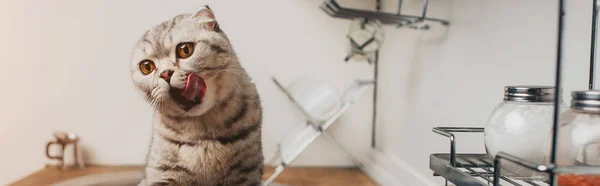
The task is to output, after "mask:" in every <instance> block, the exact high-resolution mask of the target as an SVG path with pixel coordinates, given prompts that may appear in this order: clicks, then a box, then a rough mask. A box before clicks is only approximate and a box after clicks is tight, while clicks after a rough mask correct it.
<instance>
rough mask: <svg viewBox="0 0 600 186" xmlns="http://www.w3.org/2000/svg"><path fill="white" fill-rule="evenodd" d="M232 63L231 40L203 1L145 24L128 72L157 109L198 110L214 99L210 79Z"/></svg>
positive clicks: (183, 113) (189, 112)
mask: <svg viewBox="0 0 600 186" xmlns="http://www.w3.org/2000/svg"><path fill="white" fill-rule="evenodd" d="M236 66H239V63H238V62H237V59H236V57H235V55H234V52H233V49H232V47H231V44H230V43H229V41H228V39H227V37H226V35H225V34H224V33H223V32H222V31H221V29H220V28H219V24H218V23H217V20H216V19H215V15H214V13H213V11H212V10H211V9H210V8H208V6H206V7H203V8H202V9H201V10H199V11H198V12H197V13H195V14H182V15H178V16H176V17H174V18H173V19H171V20H168V21H166V22H163V23H161V24H159V25H157V26H155V27H153V28H151V29H150V30H148V31H147V32H146V33H145V34H144V35H143V36H142V38H141V39H140V40H139V41H138V43H137V44H136V47H135V48H134V51H133V56H132V62H131V75H132V79H133V82H134V84H135V85H136V87H137V89H138V90H139V91H140V93H142V95H143V96H144V97H145V98H146V100H147V101H148V102H150V103H151V104H152V105H153V106H154V107H155V108H156V109H158V110H159V111H160V112H164V113H167V114H169V115H174V116H197V115H201V114H202V113H204V112H206V111H207V110H208V109H210V108H211V107H212V106H213V105H214V104H215V103H216V102H218V100H217V99H218V98H217V97H218V96H216V94H217V93H216V91H215V87H218V86H216V84H217V83H218V82H216V81H217V80H215V79H222V78H214V77H215V76H216V75H218V74H219V73H222V72H225V71H226V70H227V69H231V68H234V67H236ZM189 79H192V80H189ZM184 90H185V91H184ZM186 91H187V92H186ZM184 92H185V93H184ZM186 94H187V95H186ZM184 95H185V96H184Z"/></svg>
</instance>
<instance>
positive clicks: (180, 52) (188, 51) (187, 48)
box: [175, 43, 194, 59]
mask: <svg viewBox="0 0 600 186" xmlns="http://www.w3.org/2000/svg"><path fill="white" fill-rule="evenodd" d="M175 53H176V54H177V58H179V59H186V58H188V57H190V56H192V54H194V44H193V43H179V44H178V45H177V47H176V48H175Z"/></svg>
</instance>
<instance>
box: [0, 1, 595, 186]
mask: <svg viewBox="0 0 600 186" xmlns="http://www.w3.org/2000/svg"><path fill="white" fill-rule="evenodd" d="M321 3H323V0H288V1H277V0H255V1H231V0H225V1H217V0H201V1H197V0H196V1H191V0H181V1H168V2H167V1H157V0H144V1H141V0H129V1H115V0H111V1H99V0H96V1H77V0H55V1H42V0H19V1H17V0H2V1H0V23H1V25H2V26H1V29H0V64H1V67H2V73H1V74H2V75H1V76H2V78H0V87H2V89H1V90H2V91H0V148H1V149H2V150H1V151H2V153H0V175H1V176H0V185H5V184H9V183H12V182H14V181H16V180H19V179H21V178H23V177H25V176H27V175H30V174H31V173H33V172H35V171H37V170H40V169H43V168H44V167H45V165H46V164H47V163H48V162H49V160H48V159H47V158H46V157H45V155H44V150H45V147H46V143H47V142H48V141H50V140H52V139H53V136H52V132H54V131H68V132H73V133H76V134H78V135H79V136H81V142H80V144H81V148H82V149H83V151H84V154H85V158H84V159H85V162H86V164H90V165H142V164H143V163H144V162H145V158H146V154H147V151H148V147H149V145H148V144H149V140H150V134H151V114H152V109H151V108H150V107H149V106H148V104H146V103H145V102H144V101H143V99H141V97H140V96H139V95H138V94H137V92H136V91H135V89H134V87H133V84H132V82H131V78H130V74H129V65H130V54H131V52H132V49H133V44H134V43H135V42H136V41H137V40H138V39H139V38H140V36H141V35H142V34H143V33H144V32H145V30H147V29H149V28H150V27H152V26H154V25H156V24H158V23H160V22H162V21H166V20H168V19H170V18H172V17H173V16H175V15H178V14H181V13H193V12H195V11H197V10H198V9H199V8H200V7H201V6H203V5H205V4H208V5H210V7H211V9H213V11H214V12H215V14H216V17H217V20H219V23H220V26H221V28H222V29H223V30H224V31H225V32H226V33H227V34H228V36H229V38H230V39H231V41H232V43H233V45H234V48H235V50H236V52H237V53H238V56H239V58H240V59H241V63H242V64H243V66H244V67H245V68H246V70H247V71H248V72H249V74H250V75H251V76H252V77H253V79H254V82H255V83H256V85H257V87H258V91H259V94H260V95H261V97H262V104H263V107H264V121H263V145H264V153H265V156H266V157H267V158H269V157H271V156H272V155H273V154H274V153H275V151H276V146H277V143H278V142H279V141H280V140H281V139H282V138H283V137H285V136H286V132H289V131H290V130H292V129H295V128H299V127H302V126H304V125H303V121H304V119H303V118H302V117H301V116H299V115H298V114H297V112H296V111H295V110H294V109H295V108H294V107H293V106H292V105H291V104H290V103H289V100H288V99H287V97H286V96H285V95H284V94H282V93H281V91H279V90H278V88H277V86H276V85H275V84H274V83H273V82H272V80H271V76H274V77H277V78H278V80H281V81H282V82H290V81H292V80H293V79H294V78H297V77H300V76H303V75H305V74H311V75H313V76H315V77H318V78H320V79H323V80H324V81H326V82H328V83H329V84H331V85H332V86H333V87H334V88H336V89H338V90H342V89H343V88H344V87H345V86H346V85H347V84H348V83H349V82H351V80H353V79H356V78H362V79H369V78H372V77H373V66H372V65H369V64H367V63H360V62H349V63H346V62H344V57H345V56H346V55H347V45H348V41H347V39H346V37H345V34H346V33H347V31H348V27H349V25H350V20H346V19H336V18H332V17H331V16H329V15H327V14H326V13H325V12H323V11H322V10H320V9H319V5H320V4H321ZM339 3H340V4H343V5H344V6H348V7H355V8H360V9H366V10H375V0H372V1H371V0H361V1H352V0H339ZM382 3H383V4H382V11H387V12H395V11H396V8H397V3H398V1H397V0H383V1H382ZM422 3H423V2H422V1H421V0H404V6H403V9H402V10H403V13H407V14H411V13H413V14H419V12H420V11H421V10H420V6H421V5H422ZM557 4H558V3H557V2H555V1H548V0H491V1H480V0H431V1H430V5H429V9H428V16H429V17H436V18H442V19H446V20H448V21H450V26H449V27H444V26H434V27H432V28H431V29H429V30H427V31H421V30H414V29H407V28H396V27H395V26H388V25H386V26H384V27H383V30H384V32H385V39H384V43H383V45H382V46H381V50H380V56H379V88H378V100H379V101H378V104H377V108H378V114H377V115H378V116H377V124H376V131H375V134H376V135H375V138H376V142H377V143H376V146H375V147H372V146H371V137H372V136H371V135H372V132H371V130H372V128H371V117H372V113H371V109H372V105H373V100H372V96H373V95H372V94H373V93H372V90H371V89H369V90H368V91H367V92H366V93H365V94H364V95H363V96H361V97H360V99H358V101H357V103H356V104H355V105H354V106H352V107H351V108H350V109H349V110H348V111H347V112H346V113H344V114H343V115H342V116H341V117H340V119H339V120H337V121H336V123H335V124H334V125H333V126H332V127H331V128H330V129H328V131H329V133H331V135H332V136H334V137H335V138H336V139H337V140H338V141H339V142H340V143H341V144H342V145H343V146H344V147H346V148H348V149H349V150H350V151H352V152H353V154H356V155H357V156H368V157H369V158H367V159H369V161H370V162H371V163H372V164H374V165H378V164H381V163H382V162H384V163H383V164H386V166H385V167H379V168H380V169H381V170H378V171H384V172H386V174H389V175H388V176H387V178H381V177H385V176H382V175H383V174H373V173H370V174H371V175H370V176H373V175H374V177H372V178H371V179H373V180H375V181H377V180H380V179H382V180H385V179H394V180H395V181H398V182H402V183H404V184H406V185H442V184H443V183H444V182H443V181H444V180H443V178H439V177H434V176H433V174H432V171H431V170H430V169H429V154H430V153H433V152H446V151H448V143H447V139H445V138H443V137H440V136H438V135H436V134H434V133H432V132H431V129H432V127H435V126H477V127H482V126H484V125H485V122H486V120H487V118H488V117H489V115H490V113H491V112H492V110H493V108H494V107H495V106H496V105H497V104H498V102H500V101H501V99H502V96H503V88H504V86H506V85H521V84H524V85H528V84H533V85H553V84H554V72H555V68H554V63H555V50H556V30H557V26H556V22H557V15H556V9H557ZM566 7H567V12H568V13H567V15H566V30H565V45H564V46H565V48H564V50H565V53H564V55H565V58H564V59H565V60H564V62H565V65H564V71H563V72H564V79H563V83H564V89H563V92H570V91H572V90H577V89H586V88H587V77H588V76H587V70H588V69H587V68H588V66H587V65H588V63H589V60H588V58H589V54H590V51H589V37H590V22H591V10H592V8H591V2H588V1H585V2H584V1H568V2H567V4H566ZM563 96H564V98H565V100H569V94H564V95H563ZM482 139H483V137H482V135H480V134H477V135H467V136H466V137H464V138H460V139H459V140H461V143H460V146H458V149H459V151H465V152H484V145H483V140H482ZM373 149H375V150H376V151H377V153H378V155H373V154H372V153H373V152H372V151H373ZM293 166H310V167H349V166H353V163H352V161H351V159H350V158H349V157H348V156H347V155H346V154H345V153H343V152H342V151H339V150H338V149H337V148H336V147H335V146H334V145H333V144H331V143H330V142H329V141H327V140H326V139H322V138H319V139H317V141H316V142H315V143H314V144H313V145H311V146H310V147H309V148H308V149H307V150H306V151H305V152H304V153H303V154H302V155H301V156H300V157H299V158H298V159H297V160H296V161H295V162H294V164H293ZM374 167H375V168H377V166H374ZM375 172H377V171H375ZM367 174H369V173H367ZM389 177H392V178H389ZM399 185H402V184H399Z"/></svg>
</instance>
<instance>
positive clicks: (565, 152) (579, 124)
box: [557, 90, 600, 186]
mask: <svg viewBox="0 0 600 186" xmlns="http://www.w3.org/2000/svg"><path fill="white" fill-rule="evenodd" d="M571 97H572V99H571V108H570V109H569V110H568V111H567V112H565V113H563V114H562V115H561V116H560V121H561V122H560V128H559V130H558V131H559V133H558V134H559V135H558V138H559V140H558V147H559V148H558V149H559V151H558V155H557V157H558V158H559V160H562V161H559V162H557V163H558V165H559V166H568V165H586V166H600V91H599V90H586V91H573V92H572V93H571ZM588 182H589V183H594V184H596V185H600V175H579V174H569V175H561V176H559V185H561V186H563V185H574V184H576V185H585V183H588ZM589 185H592V184H589Z"/></svg>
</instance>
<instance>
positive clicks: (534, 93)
mask: <svg viewBox="0 0 600 186" xmlns="http://www.w3.org/2000/svg"><path fill="white" fill-rule="evenodd" d="M554 95H555V94H554V87H553V86H538V85H519V86H505V87H504V101H515V102H553V101H554Z"/></svg>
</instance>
